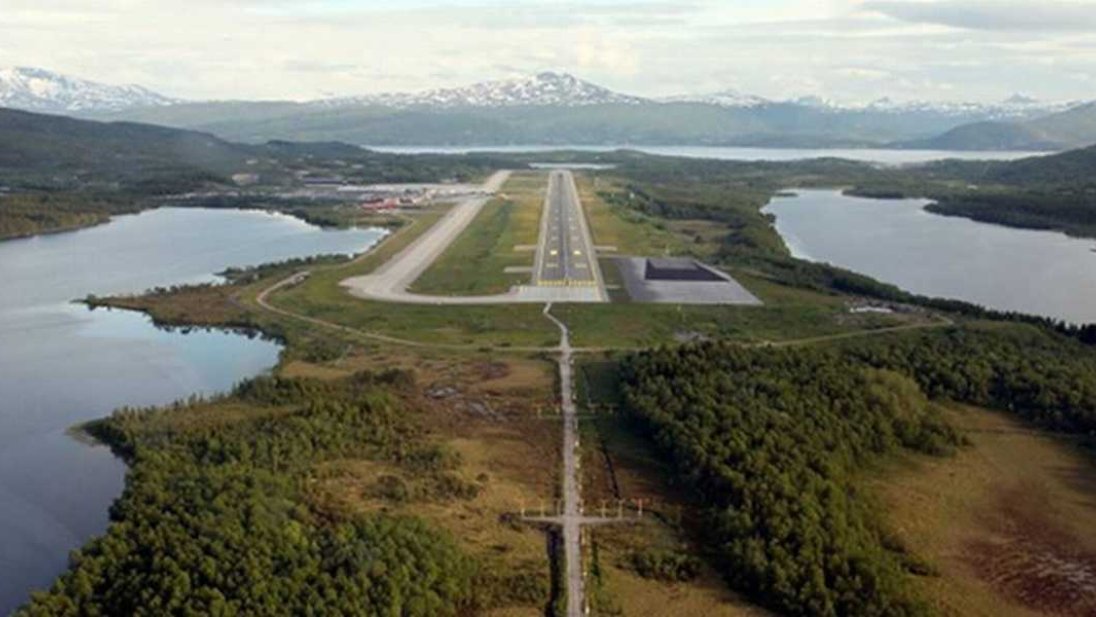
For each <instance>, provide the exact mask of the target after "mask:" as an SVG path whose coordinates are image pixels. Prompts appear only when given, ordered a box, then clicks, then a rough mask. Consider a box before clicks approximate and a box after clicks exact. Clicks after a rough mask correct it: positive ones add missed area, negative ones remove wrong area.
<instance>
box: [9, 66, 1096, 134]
mask: <svg viewBox="0 0 1096 617" xmlns="http://www.w3.org/2000/svg"><path fill="white" fill-rule="evenodd" d="M0 106H6V107H13V108H19V109H24V110H30V111H39V112H47V113H64V114H68V115H74V116H78V117H84V118H91V119H102V120H127V121H138V122H146V123H151V124H161V125H165V126H171V127H177V128H187V129H195V130H200V131H206V132H210V133H213V134H216V135H218V136H219V137H222V138H225V139H230V140H237V141H247V142H264V141H267V140H270V139H284V140H294V141H330V140H340V141H347V142H352V143H358V144H363V145H376V146H385V145H453V146H493V145H509V144H521V145H530V144H537V145H621V144H633V145H713V146H759V147H763V146H768V147H857V146H872V147H897V148H931V149H943V150H983V149H986V150H993V149H1014V150H1054V149H1065V148H1069V147H1079V146H1085V145H1089V144H1092V143H1096V104H1091V103H1090V104H1082V103H1072V102H1070V103H1043V102H1039V101H1036V100H1034V99H1031V98H1028V97H1023V96H1019V95H1018V96H1014V97H1011V98H1009V99H1007V100H1005V101H1002V102H1000V103H994V104H984V103H963V102H959V103H939V102H917V101H913V102H899V101H893V100H890V99H887V98H881V99H879V100H876V101H873V102H870V103H866V104H857V105H847V104H839V103H835V102H833V101H828V100H825V99H821V98H817V97H801V98H796V99H791V100H770V99H766V98H763V97H759V96H755V95H751V94H746V93H740V92H737V91H734V90H726V91H722V92H715V93H712V94H707V95H684V96H674V97H666V98H660V99H651V98H645V97H639V96H632V95H628V94H621V93H618V92H614V91H612V90H610V89H608V88H604V87H602V86H599V85H596V84H592V83H590V82H587V81H584V80H581V79H578V78H576V77H574V76H572V75H568V74H565V73H552V72H545V73H540V74H537V75H534V76H531V77H527V78H519V79H508V80H499V81H488V82H482V83H478V84H473V85H470V86H466V87H461V88H446V89H435V90H428V91H425V92H418V93H388V94H377V95H369V96H357V97H338V98H327V99H320V100H315V101H306V102H289V101H204V102H198V101H183V100H179V99H173V98H170V97H166V96H162V95H159V94H156V93H155V92H152V91H150V90H147V89H145V88H142V87H140V86H108V85H104V84H98V83H94V82H89V81H86V80H80V79H75V78H72V77H67V76H64V75H59V74H56V73H51V72H48V71H44V70H41V69H29V68H16V69H2V70H0Z"/></svg>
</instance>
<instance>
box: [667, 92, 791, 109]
mask: <svg viewBox="0 0 1096 617" xmlns="http://www.w3.org/2000/svg"><path fill="white" fill-rule="evenodd" d="M658 100H659V102H662V103H697V104H701V105H716V106H718V107H761V106H762V105H769V104H771V103H772V101H770V100H769V99H766V98H764V97H760V96H755V95H753V94H746V93H744V92H739V91H738V90H722V91H720V92H712V93H710V94H695V95H688V94H686V95H679V96H668V97H664V98H661V99H658Z"/></svg>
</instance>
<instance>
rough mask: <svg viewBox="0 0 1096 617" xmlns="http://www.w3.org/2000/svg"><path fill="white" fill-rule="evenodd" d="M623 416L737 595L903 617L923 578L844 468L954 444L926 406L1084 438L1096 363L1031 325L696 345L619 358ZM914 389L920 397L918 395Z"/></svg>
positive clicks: (1093, 401)
mask: <svg viewBox="0 0 1096 617" xmlns="http://www.w3.org/2000/svg"><path fill="white" fill-rule="evenodd" d="M622 376H623V382H624V392H625V399H626V403H627V404H626V408H627V409H628V410H629V413H630V415H631V417H633V418H635V419H636V420H637V421H638V425H639V426H640V427H641V428H642V429H643V430H644V431H645V432H646V433H647V434H649V435H650V436H651V437H652V438H653V440H654V443H655V444H656V445H657V446H658V448H659V450H660V451H661V452H662V453H663V454H664V455H665V456H666V457H667V458H668V460H669V461H670V462H671V463H672V464H673V466H674V467H675V468H676V469H677V471H678V473H679V474H680V475H681V476H682V477H684V478H685V480H686V482H687V483H688V485H689V486H690V487H691V488H692V489H693V492H694V494H695V495H696V497H697V499H698V501H699V502H700V503H701V504H702V505H703V507H704V511H705V513H706V518H707V519H708V522H707V525H706V526H705V533H706V534H708V536H709V537H708V538H707V539H708V540H709V543H710V546H712V547H714V548H713V549H712V553H713V555H714V557H715V560H716V561H717V563H718V565H719V566H720V568H721V570H722V572H723V573H724V575H725V576H726V577H727V578H728V580H729V581H730V582H731V583H732V584H733V585H734V586H735V587H737V588H739V589H741V590H743V591H745V592H747V593H749V594H751V595H752V596H753V597H754V598H755V599H757V600H759V601H761V602H763V603H764V604H766V605H768V606H770V607H772V608H774V609H776V610H779V611H781V612H785V613H788V614H792V615H910V614H920V613H922V612H923V611H924V607H923V606H922V605H920V604H919V603H918V602H917V601H916V600H915V599H912V598H911V597H910V596H909V595H908V593H907V591H906V588H905V585H904V577H905V576H906V573H917V572H919V571H922V570H923V568H921V567H920V566H921V565H922V564H920V563H919V562H918V561H917V559H916V558H915V557H914V556H911V555H907V554H904V553H903V552H902V550H901V549H900V547H896V545H895V544H896V543H895V542H894V541H893V540H892V538H891V537H890V536H889V535H888V534H887V533H886V531H885V530H883V529H881V528H880V527H879V525H878V524H877V522H876V520H875V518H874V517H873V514H872V512H871V510H870V509H869V507H868V506H867V505H866V504H865V502H864V500H862V499H861V498H859V497H858V494H857V490H856V483H855V481H854V479H853V478H854V476H855V472H856V470H857V469H858V468H860V467H862V466H864V465H865V464H867V463H869V462H870V461H872V460H873V459H875V458H877V457H879V456H881V455H885V454H887V453H890V452H894V451H896V450H899V449H901V448H908V449H913V450H917V451H921V452H926V453H930V454H945V453H947V452H948V451H950V450H951V449H952V448H953V447H954V446H955V445H956V444H958V443H959V441H960V440H959V438H958V437H957V435H956V433H955V432H954V431H953V430H952V429H951V428H949V427H948V425H947V424H946V423H944V422H943V421H942V420H941V419H940V417H939V415H938V413H937V411H936V409H935V407H934V404H933V403H931V402H929V399H928V398H926V396H927V397H930V398H932V399H942V400H955V401H961V402H965V403H970V404H975V405H982V406H987V407H993V408H997V409H1000V410H1003V411H1007V412H1011V413H1015V414H1017V415H1019V416H1021V417H1023V418H1025V419H1027V420H1029V421H1032V422H1035V423H1038V424H1039V425H1042V426H1045V427H1047V428H1050V429H1053V430H1057V431H1064V432H1069V433H1073V434H1076V435H1079V436H1081V437H1082V438H1086V439H1088V440H1092V439H1093V438H1096V352H1094V351H1093V350H1092V348H1091V347H1087V346H1085V345H1083V344H1081V343H1078V342H1076V341H1073V340H1070V339H1069V338H1066V337H1063V336H1059V335H1055V334H1051V333H1048V332H1046V331H1045V330H1041V329H1038V328H1034V327H1030V326H1017V325H1001V324H994V325H988V326H984V327H965V328H958V327H957V328H951V329H947V330H943V331H924V332H919V333H905V334H900V335H888V336H881V337H875V338H873V339H866V340H860V341H855V342H847V343H844V344H841V345H838V346H834V347H828V348H802V349H784V350H776V349H746V348H742V347H740V346H737V345H732V344H719V343H707V344H702V345H697V346H686V347H682V348H678V349H661V350H655V351H649V352H643V353H638V354H634V355H632V356H630V357H629V358H627V359H626V360H625V362H624V363H623V365H622ZM923 393H924V394H923Z"/></svg>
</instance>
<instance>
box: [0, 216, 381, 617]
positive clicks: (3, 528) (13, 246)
mask: <svg viewBox="0 0 1096 617" xmlns="http://www.w3.org/2000/svg"><path fill="white" fill-rule="evenodd" d="M382 234H383V232H382V231H379V230H343V231H322V230H320V229H318V228H315V227H312V226H310V225H307V224H305V223H303V222H301V221H299V220H297V219H294V218H291V217H287V216H282V215H271V214H267V213H262V212H241V211H232V210H198V209H171V208H168V209H161V210H155V211H150V212H145V213H142V214H138V215H132V216H122V217H118V218H116V219H114V220H113V221H112V222H111V223H110V224H108V225H103V226H100V227H95V228H91V229H86V230H82V231H77V232H73V233H65V234H58V235H53V236H43V237H39V238H30V239H25V240H13V241H9V242H0V285H2V287H0V615H6V614H8V612H10V611H11V610H12V609H14V608H15V607H16V606H18V605H19V604H21V603H22V602H24V601H25V600H26V598H27V596H28V594H29V591H30V590H31V589H33V588H39V587H43V586H47V585H48V584H49V583H50V582H51V581H52V579H53V578H54V577H55V576H56V575H57V574H58V573H60V572H61V571H63V570H64V568H65V565H66V562H67V555H68V552H69V551H70V550H72V549H74V548H77V547H79V546H80V545H82V544H83V543H84V542H85V541H87V540H88V539H89V538H90V537H91V536H93V535H95V534H98V533H101V532H102V531H103V530H104V529H105V527H106V523H107V508H108V507H109V505H110V503H111V501H113V500H114V498H116V497H117V496H118V494H119V493H120V492H121V488H122V480H123V475H124V473H125V468H124V465H123V464H122V463H121V462H120V461H118V460H117V459H115V458H114V457H113V456H112V455H111V454H110V452H109V451H108V450H107V449H106V448H104V447H102V446H92V445H88V444H86V443H83V442H80V441H77V440H76V439H74V438H73V437H72V436H71V435H70V434H69V432H68V431H69V429H70V428H71V427H72V426H73V425H75V424H78V423H82V422H85V421H88V420H91V419H94V418H99V417H102V416H104V415H107V414H109V413H110V412H111V411H112V410H113V409H115V408H117V407H120V406H123V405H153V404H164V403H168V402H171V401H173V400H177V399H180V398H184V397H186V396H189V395H190V394H194V393H213V392H218V391H224V390H226V389H228V388H230V387H232V385H233V384H234V383H236V382H237V381H239V380H241V379H244V378H246V377H250V376H252V375H255V374H258V373H261V372H263V371H265V370H267V369H269V368H270V367H271V366H273V365H274V364H275V363H276V362H277V356H278V351H279V347H278V346H277V345H276V344H274V343H272V342H269V341H263V340H260V339H250V338H248V337H246V336H242V335H239V334H232V333H226V332H194V333H191V334H181V333H177V332H167V331H163V330H158V329H156V328H155V327H153V326H152V325H151V323H150V322H149V320H148V319H147V318H146V317H144V316H143V315H140V314H137V313H130V312H125V311H106V310H98V311H89V310H87V309H86V308H84V307H82V306H80V305H75V304H72V303H71V302H70V301H71V300H72V299H74V298H82V297H84V296H86V295H87V294H88V293H95V294H98V295H107V294H112V293H126V292H139V291H142V290H144V289H147V288H149V287H154V286H159V285H172V284H176V283H188V282H202V281H211V280H215V279H216V277H215V276H214V275H213V273H214V272H218V271H221V270H223V269H224V268H226V267H228V266H247V265H257V264H260V263H266V262H271V261H279V260H283V259H288V258H291V257H305V256H310V255H316V254H330V253H356V252H360V251H362V250H364V249H366V248H368V247H369V246H372V245H373V244H374V243H375V242H376V241H377V239H378V238H380V237H381V235H382Z"/></svg>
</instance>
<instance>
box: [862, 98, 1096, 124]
mask: <svg viewBox="0 0 1096 617" xmlns="http://www.w3.org/2000/svg"><path fill="white" fill-rule="evenodd" d="M1081 104H1083V103H1082V102H1081V101H1056V102H1051V101H1040V100H1038V99H1034V98H1031V97H1028V96H1024V95H1021V94H1015V95H1013V96H1011V97H1009V98H1007V99H1005V100H1003V101H1000V102H997V103H974V102H963V101H895V100H892V99H891V98H889V97H884V98H881V99H878V100H875V101H872V102H871V103H868V104H867V105H865V106H863V109H866V110H868V111H876V112H882V113H893V114H903V113H919V112H920V113H936V114H940V115H950V116H981V117H984V118H985V119H987V120H1011V119H1023V118H1031V117H1034V116H1039V115H1048V114H1052V113H1058V112H1062V111H1066V110H1067V109H1071V108H1073V107H1076V106H1078V105H1081Z"/></svg>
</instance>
